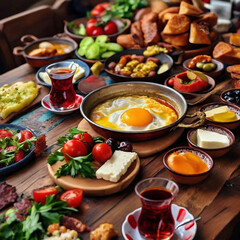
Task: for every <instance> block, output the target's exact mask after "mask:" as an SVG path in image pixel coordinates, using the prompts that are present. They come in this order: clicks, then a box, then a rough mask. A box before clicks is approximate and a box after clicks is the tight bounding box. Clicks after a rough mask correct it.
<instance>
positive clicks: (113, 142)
mask: <svg viewBox="0 0 240 240" xmlns="http://www.w3.org/2000/svg"><path fill="white" fill-rule="evenodd" d="M106 143H107V144H108V145H109V146H110V147H111V149H112V150H113V151H115V150H116V149H118V143H117V141H116V140H115V139H114V138H108V139H107V140H106Z"/></svg>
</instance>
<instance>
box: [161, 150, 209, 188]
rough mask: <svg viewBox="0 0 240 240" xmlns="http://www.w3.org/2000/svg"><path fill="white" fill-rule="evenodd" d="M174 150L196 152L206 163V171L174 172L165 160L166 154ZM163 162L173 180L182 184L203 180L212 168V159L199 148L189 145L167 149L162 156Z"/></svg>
mask: <svg viewBox="0 0 240 240" xmlns="http://www.w3.org/2000/svg"><path fill="white" fill-rule="evenodd" d="M174 152H179V153H181V152H191V153H194V154H196V155H197V156H199V157H200V158H201V159H202V160H203V161H204V162H205V163H206V164H207V166H208V171H206V172H204V173H200V174H182V173H178V172H175V171H174V170H172V169H171V168H170V167H169V166H168V164H167V162H166V161H167V158H168V156H169V155H170V154H171V153H174ZM163 164H164V165H165V167H166V168H167V170H168V172H169V173H170V175H171V176H172V177H173V178H174V180H175V181H176V182H178V183H182V184H188V185H192V184H196V183H199V182H201V181H203V180H204V179H205V178H207V176H208V175H209V173H210V172H211V170H212V168H213V160H212V158H211V157H210V156H209V155H208V154H207V153H205V152H203V151H201V150H197V149H193V148H190V147H177V148H173V149H171V150H169V151H168V152H167V153H166V154H165V155H164V156H163Z"/></svg>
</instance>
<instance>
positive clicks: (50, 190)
mask: <svg viewBox="0 0 240 240" xmlns="http://www.w3.org/2000/svg"><path fill="white" fill-rule="evenodd" d="M57 193H58V190H57V188H55V187H47V188H43V189H38V190H35V191H34V192H33V199H34V201H35V202H38V203H41V204H44V203H45V202H46V198H47V196H50V195H56V194H57Z"/></svg>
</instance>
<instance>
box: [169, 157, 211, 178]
mask: <svg viewBox="0 0 240 240" xmlns="http://www.w3.org/2000/svg"><path fill="white" fill-rule="evenodd" d="M166 163H167V165H168V167H169V168H171V169H172V170H173V171H175V172H178V173H181V174H189V175H192V174H201V173H204V172H207V171H208V169H209V168H208V166H207V164H206V163H205V162H204V161H203V160H202V159H201V158H200V157H199V156H197V155H196V154H194V153H191V152H181V153H179V152H173V153H171V154H170V155H169V156H168V158H167V160H166Z"/></svg>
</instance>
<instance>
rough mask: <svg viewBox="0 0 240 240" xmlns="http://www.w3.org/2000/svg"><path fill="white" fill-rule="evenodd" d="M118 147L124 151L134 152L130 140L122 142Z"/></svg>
mask: <svg viewBox="0 0 240 240" xmlns="http://www.w3.org/2000/svg"><path fill="white" fill-rule="evenodd" d="M118 149H119V150H121V151H124V152H132V149H133V148H132V144H131V143H130V142H128V141H123V142H120V144H119V147H118Z"/></svg>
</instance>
